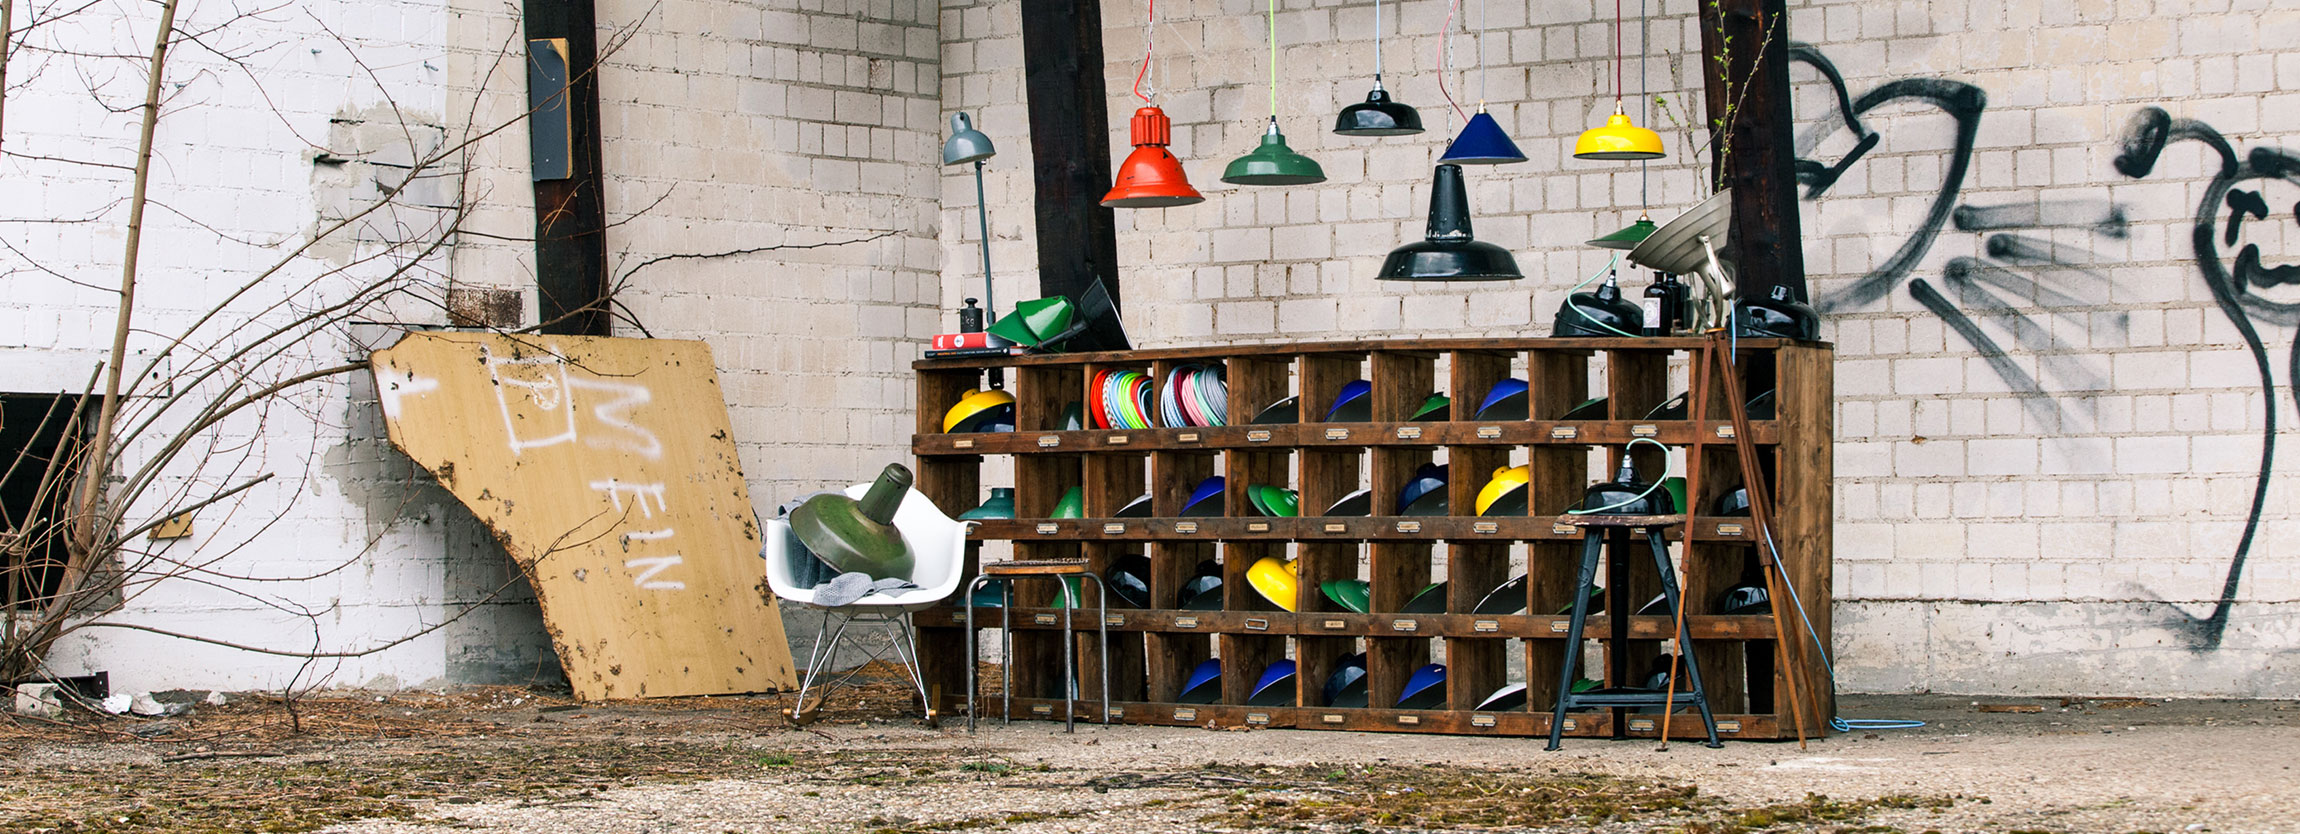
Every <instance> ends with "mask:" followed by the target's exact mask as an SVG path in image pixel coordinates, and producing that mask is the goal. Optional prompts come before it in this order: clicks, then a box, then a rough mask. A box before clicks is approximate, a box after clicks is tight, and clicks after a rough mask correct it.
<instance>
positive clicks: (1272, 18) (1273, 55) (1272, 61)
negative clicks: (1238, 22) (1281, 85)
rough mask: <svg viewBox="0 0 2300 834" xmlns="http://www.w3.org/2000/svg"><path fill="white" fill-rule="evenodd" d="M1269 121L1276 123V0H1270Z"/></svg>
mask: <svg viewBox="0 0 2300 834" xmlns="http://www.w3.org/2000/svg"><path fill="white" fill-rule="evenodd" d="M1269 20H1270V123H1271V124H1277V123H1278V0H1270V12H1269Z"/></svg>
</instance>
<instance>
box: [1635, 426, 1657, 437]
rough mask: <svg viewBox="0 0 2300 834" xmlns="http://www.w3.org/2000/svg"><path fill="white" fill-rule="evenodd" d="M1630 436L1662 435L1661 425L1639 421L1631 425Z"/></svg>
mask: <svg viewBox="0 0 2300 834" xmlns="http://www.w3.org/2000/svg"><path fill="white" fill-rule="evenodd" d="M1629 436H1630V437H1660V436H1661V427H1660V426H1656V425H1654V424H1652V423H1638V424H1636V425H1633V426H1630V427H1629Z"/></svg>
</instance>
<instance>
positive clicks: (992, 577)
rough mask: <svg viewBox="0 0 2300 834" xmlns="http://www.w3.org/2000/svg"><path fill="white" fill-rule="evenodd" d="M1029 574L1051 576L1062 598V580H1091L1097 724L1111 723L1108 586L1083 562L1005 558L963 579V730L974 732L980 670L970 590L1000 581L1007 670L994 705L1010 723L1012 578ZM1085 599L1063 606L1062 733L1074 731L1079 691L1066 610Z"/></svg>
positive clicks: (1064, 589) (1000, 622)
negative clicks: (968, 579)
mask: <svg viewBox="0 0 2300 834" xmlns="http://www.w3.org/2000/svg"><path fill="white" fill-rule="evenodd" d="M1033 576H1044V577H1049V578H1051V579H1053V580H1054V581H1055V584H1056V590H1057V591H1059V592H1060V593H1061V594H1062V595H1063V596H1064V597H1068V596H1069V595H1070V583H1068V582H1065V581H1064V580H1065V579H1068V578H1070V577H1078V578H1079V579H1080V585H1081V587H1082V588H1083V585H1084V582H1085V580H1092V581H1093V582H1094V597H1095V605H1094V622H1095V633H1096V635H1097V643H1096V645H1098V646H1099V647H1100V648H1101V652H1100V653H1099V659H1100V661H1101V662H1100V663H1099V664H1097V665H1099V666H1101V667H1102V723H1104V724H1108V723H1110V620H1109V618H1108V617H1106V616H1104V615H1105V613H1106V612H1108V611H1109V610H1110V594H1109V590H1108V589H1107V588H1106V587H1104V586H1103V584H1102V577H1100V576H1096V575H1095V574H1094V572H1093V571H1091V570H1088V569H1087V566H1086V562H1085V561H1083V560H1073V559H1061V560H1038V561H1032V560H1009V561H1005V562H991V563H988V564H985V565H983V566H982V575H981V576H977V577H975V578H974V581H973V582H970V583H967V586H966V594H965V595H964V596H963V597H962V599H964V600H965V604H966V729H967V731H968V732H972V731H973V730H974V716H975V703H974V702H975V690H976V689H977V688H978V687H979V685H978V684H977V678H978V674H979V671H978V669H977V668H976V666H977V663H976V660H975V657H976V655H975V652H976V651H977V648H976V644H975V640H976V639H977V633H976V632H975V630H974V608H975V605H974V592H975V591H976V590H979V589H981V588H983V587H985V586H987V585H989V584H990V583H992V582H997V583H998V585H999V597H998V600H999V607H998V628H999V651H1000V654H1001V657H1003V658H1004V659H1005V663H1006V674H1004V675H1001V676H999V682H998V694H999V708H1000V710H1001V711H1002V712H1003V715H1002V716H1001V717H1002V719H1003V720H1004V722H1005V723H1008V724H1011V723H1014V613H1013V612H1014V580H1017V579H1023V578H1026V577H1033ZM1085 602H1086V601H1085V600H1082V599H1080V600H1070V604H1069V605H1065V606H1063V607H1062V680H1063V684H1062V685H1063V690H1064V692H1063V699H1062V731H1063V732H1065V733H1069V732H1076V731H1077V729H1078V727H1077V724H1078V693H1077V692H1076V691H1075V690H1074V687H1076V686H1077V685H1078V684H1077V681H1078V656H1077V655H1078V638H1077V632H1076V631H1075V630H1074V629H1073V628H1072V626H1071V611H1072V610H1074V609H1076V608H1078V607H1079V606H1081V605H1084V604H1085Z"/></svg>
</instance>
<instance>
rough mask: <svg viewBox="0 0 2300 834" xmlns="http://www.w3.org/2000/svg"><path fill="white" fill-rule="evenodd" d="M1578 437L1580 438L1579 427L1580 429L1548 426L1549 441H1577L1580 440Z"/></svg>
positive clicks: (1577, 427) (1576, 427)
mask: <svg viewBox="0 0 2300 834" xmlns="http://www.w3.org/2000/svg"><path fill="white" fill-rule="evenodd" d="M1580 437H1581V427H1580V426H1550V427H1549V439H1551V440H1577V439H1580Z"/></svg>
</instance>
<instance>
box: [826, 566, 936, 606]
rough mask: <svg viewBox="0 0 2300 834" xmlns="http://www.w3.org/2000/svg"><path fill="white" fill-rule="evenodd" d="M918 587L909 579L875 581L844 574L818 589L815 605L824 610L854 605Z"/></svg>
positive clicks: (857, 575)
mask: <svg viewBox="0 0 2300 834" xmlns="http://www.w3.org/2000/svg"><path fill="white" fill-rule="evenodd" d="M916 587H918V586H917V585H913V584H911V583H910V580H907V579H878V580H873V579H871V578H870V576H869V575H868V574H863V573H842V574H839V575H838V576H835V577H832V578H831V581H829V582H826V583H824V584H822V585H819V586H817V587H816V590H815V604H816V605H820V606H822V607H824V608H837V607H840V606H843V605H852V604H854V602H855V600H859V599H862V598H863V597H866V596H870V595H871V594H876V593H883V592H887V591H907V590H910V589H913V588H916Z"/></svg>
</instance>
